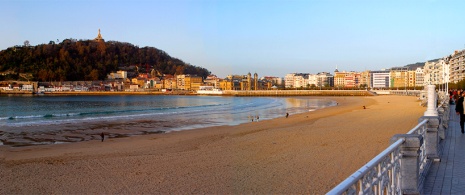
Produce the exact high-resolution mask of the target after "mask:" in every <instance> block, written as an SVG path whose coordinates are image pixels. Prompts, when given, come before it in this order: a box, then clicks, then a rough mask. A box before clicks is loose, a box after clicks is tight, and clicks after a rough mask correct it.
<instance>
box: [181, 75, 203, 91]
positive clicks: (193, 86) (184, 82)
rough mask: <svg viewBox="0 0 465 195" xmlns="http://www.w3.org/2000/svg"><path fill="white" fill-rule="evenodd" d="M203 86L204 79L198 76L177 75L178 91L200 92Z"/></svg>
mask: <svg viewBox="0 0 465 195" xmlns="http://www.w3.org/2000/svg"><path fill="white" fill-rule="evenodd" d="M202 84H203V79H202V77H199V76H196V75H189V74H182V75H176V85H177V89H181V90H199V89H200V86H201V85H202Z"/></svg>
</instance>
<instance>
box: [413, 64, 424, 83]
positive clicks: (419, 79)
mask: <svg viewBox="0 0 465 195" xmlns="http://www.w3.org/2000/svg"><path fill="white" fill-rule="evenodd" d="M424 78H425V76H424V73H423V68H420V67H418V68H417V69H416V70H415V87H423V86H424Z"/></svg>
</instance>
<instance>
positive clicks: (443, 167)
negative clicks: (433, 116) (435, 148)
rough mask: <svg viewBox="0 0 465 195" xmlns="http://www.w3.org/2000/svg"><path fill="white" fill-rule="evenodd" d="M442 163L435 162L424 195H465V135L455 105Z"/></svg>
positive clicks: (443, 147)
mask: <svg viewBox="0 0 465 195" xmlns="http://www.w3.org/2000/svg"><path fill="white" fill-rule="evenodd" d="M441 147H442V155H441V162H433V163H432V165H431V167H430V168H429V171H428V174H427V176H426V179H425V183H424V187H423V193H422V194H427V195H428V194H431V195H433V194H434V195H435V194H465V134H462V133H461V132H460V124H459V116H457V115H456V114H455V105H451V106H450V120H449V127H448V128H447V130H446V138H445V140H443V141H442V144H441Z"/></svg>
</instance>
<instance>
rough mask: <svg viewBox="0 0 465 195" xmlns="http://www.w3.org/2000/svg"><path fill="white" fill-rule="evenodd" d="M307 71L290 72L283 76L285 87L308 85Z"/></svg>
mask: <svg viewBox="0 0 465 195" xmlns="http://www.w3.org/2000/svg"><path fill="white" fill-rule="evenodd" d="M309 75H310V74H309V73H291V74H287V75H286V76H285V77H284V85H285V87H286V88H304V87H308V76H309Z"/></svg>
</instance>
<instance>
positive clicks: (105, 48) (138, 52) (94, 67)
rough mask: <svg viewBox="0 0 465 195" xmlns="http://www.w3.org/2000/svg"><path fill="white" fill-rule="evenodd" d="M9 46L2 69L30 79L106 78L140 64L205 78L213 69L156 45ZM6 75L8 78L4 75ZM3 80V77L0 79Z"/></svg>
mask: <svg viewBox="0 0 465 195" xmlns="http://www.w3.org/2000/svg"><path fill="white" fill-rule="evenodd" d="M26 45H29V42H28V41H27V42H26V41H25V43H24V46H15V47H10V48H8V49H6V50H2V51H0V71H1V72H3V71H13V72H15V73H30V74H32V75H33V78H32V79H31V80H38V81H76V80H103V79H105V78H106V75H107V74H108V73H110V72H114V71H117V70H119V69H128V70H131V68H130V67H134V66H138V67H141V69H143V71H144V72H149V70H151V69H153V70H155V71H156V72H159V73H161V74H193V75H199V76H202V77H203V78H206V77H207V76H208V75H209V74H210V71H208V70H207V69H205V68H202V67H198V66H193V65H190V64H187V63H184V62H183V61H181V60H179V59H177V58H173V57H171V56H169V55H168V54H167V53H166V52H164V51H162V50H159V49H157V48H154V47H143V48H139V47H138V46H134V45H132V44H130V43H124V42H117V41H108V42H101V41H100V42H96V41H92V40H80V41H77V40H76V39H64V40H63V41H62V42H61V43H58V40H57V43H55V42H53V41H50V42H49V43H48V44H41V45H37V46H34V47H30V46H26ZM3 78H5V77H3ZM0 79H1V78H0Z"/></svg>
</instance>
